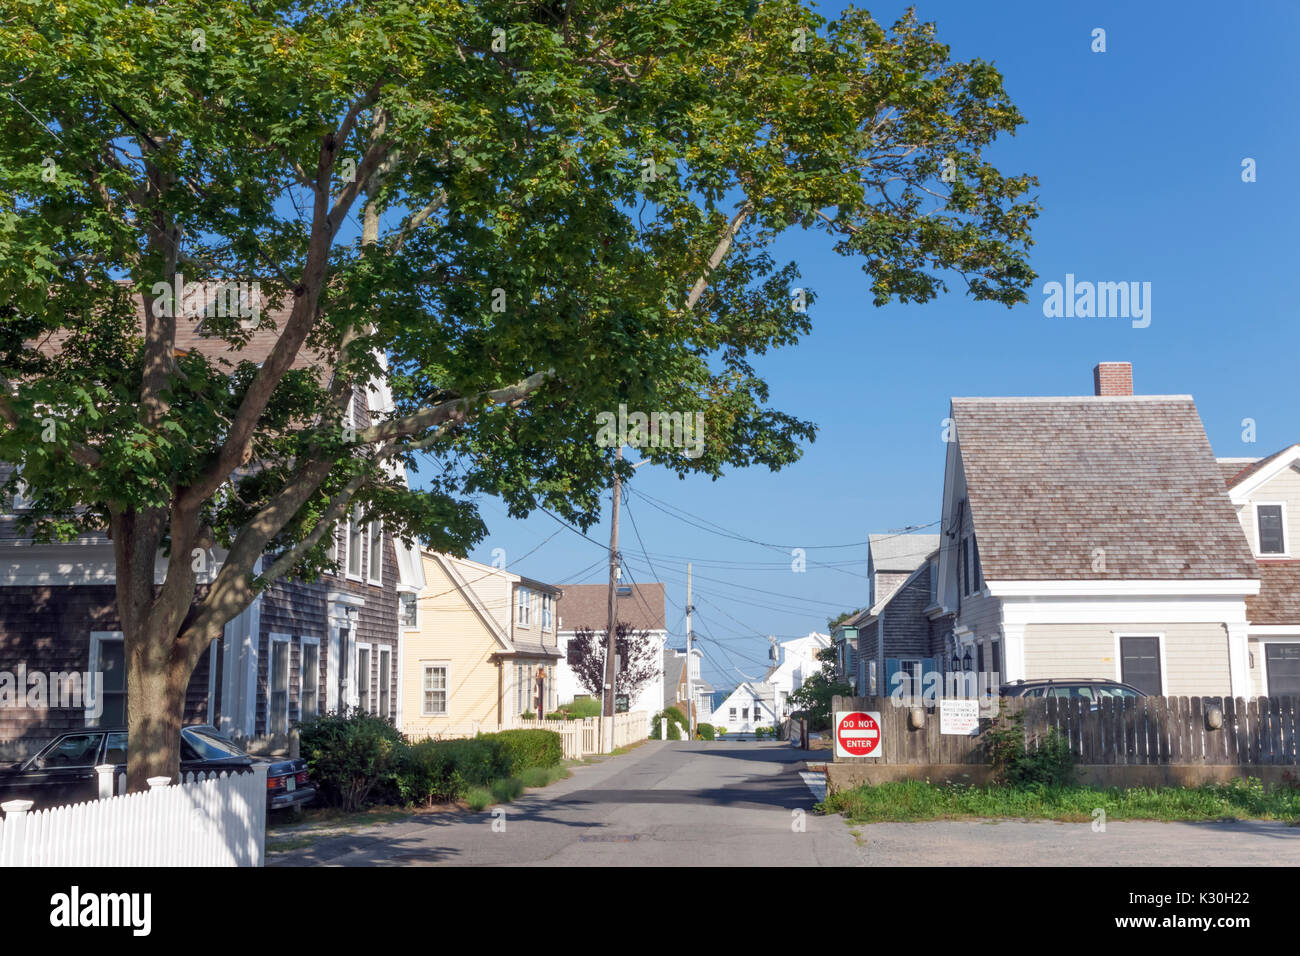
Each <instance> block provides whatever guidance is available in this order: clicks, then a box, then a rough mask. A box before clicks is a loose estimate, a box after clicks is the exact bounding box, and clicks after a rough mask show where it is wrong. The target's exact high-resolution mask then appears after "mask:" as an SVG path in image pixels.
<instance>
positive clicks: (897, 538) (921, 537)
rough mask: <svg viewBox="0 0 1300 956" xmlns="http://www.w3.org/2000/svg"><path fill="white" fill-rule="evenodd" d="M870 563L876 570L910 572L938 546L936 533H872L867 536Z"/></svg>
mask: <svg viewBox="0 0 1300 956" xmlns="http://www.w3.org/2000/svg"><path fill="white" fill-rule="evenodd" d="M867 542H868V547H869V548H870V549H871V564H872V566H873V567H874V568H875V569H876V570H877V571H902V572H908V573H910V572H912V571H915V570H916V569H917V568H919V567H920V566H921V565H922V564H924V563H925V559H926V558H927V557H929V556H930V555H931V554H932V553H933V552H934V550H935V549H936V548H938V547H939V536H938V535H937V534H872V535H868V536H867Z"/></svg>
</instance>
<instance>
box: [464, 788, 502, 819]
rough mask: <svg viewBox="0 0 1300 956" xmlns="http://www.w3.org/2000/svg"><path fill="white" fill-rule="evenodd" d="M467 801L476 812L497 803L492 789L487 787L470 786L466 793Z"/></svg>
mask: <svg viewBox="0 0 1300 956" xmlns="http://www.w3.org/2000/svg"><path fill="white" fill-rule="evenodd" d="M465 802H466V803H467V804H469V808H470V809H471V810H473V811H474V812H475V813H478V812H479V811H480V810H486V809H487V808H488V807H490V806H491V805H492V804H494V803H496V798H495V797H493V796H492V791H491V790H489V789H488V788H487V787H470V788H469V791H468V792H467V793H466V794H465Z"/></svg>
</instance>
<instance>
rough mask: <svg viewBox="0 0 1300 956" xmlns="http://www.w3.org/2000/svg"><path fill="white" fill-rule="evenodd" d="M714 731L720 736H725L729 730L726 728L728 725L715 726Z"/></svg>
mask: <svg viewBox="0 0 1300 956" xmlns="http://www.w3.org/2000/svg"><path fill="white" fill-rule="evenodd" d="M713 732H714V733H715V734H717V735H718V736H719V737H721V736H723V735H724V734H726V732H727V728H726V727H714V728H713Z"/></svg>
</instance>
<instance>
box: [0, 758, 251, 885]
mask: <svg viewBox="0 0 1300 956" xmlns="http://www.w3.org/2000/svg"><path fill="white" fill-rule="evenodd" d="M266 766H267V765H266V764H264V763H263V764H254V765H253V772H251V773H233V774H232V773H221V774H209V775H206V776H205V775H199V776H198V777H196V776H195V775H194V774H188V775H186V780H185V782H184V783H180V784H175V785H169V781H168V780H167V778H165V777H154V778H152V779H150V781H149V785H150V787H151V788H152V789H150V790H147V791H145V792H143V793H130V794H124V795H121V796H110V797H105V798H103V799H100V800H97V801H92V802H89V803H77V804H72V805H71V806H65V807H50V808H49V809H46V810H39V811H36V812H31V806H32V802H31V801H30V800H12V801H9V802H7V803H4V804H0V810H3V811H4V819H3V820H0V867H5V866H261V865H262V862H263V856H264V853H265V849H266ZM102 782H103V783H104V784H107V786H108V787H109V788H111V783H108V781H107V780H104V781H102Z"/></svg>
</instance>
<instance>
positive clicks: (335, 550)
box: [329, 521, 339, 562]
mask: <svg viewBox="0 0 1300 956" xmlns="http://www.w3.org/2000/svg"><path fill="white" fill-rule="evenodd" d="M329 554H330V560H331V561H335V562H337V561H338V559H339V523H338V522H337V521H336V522H334V527H332V528H330V552H329Z"/></svg>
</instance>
